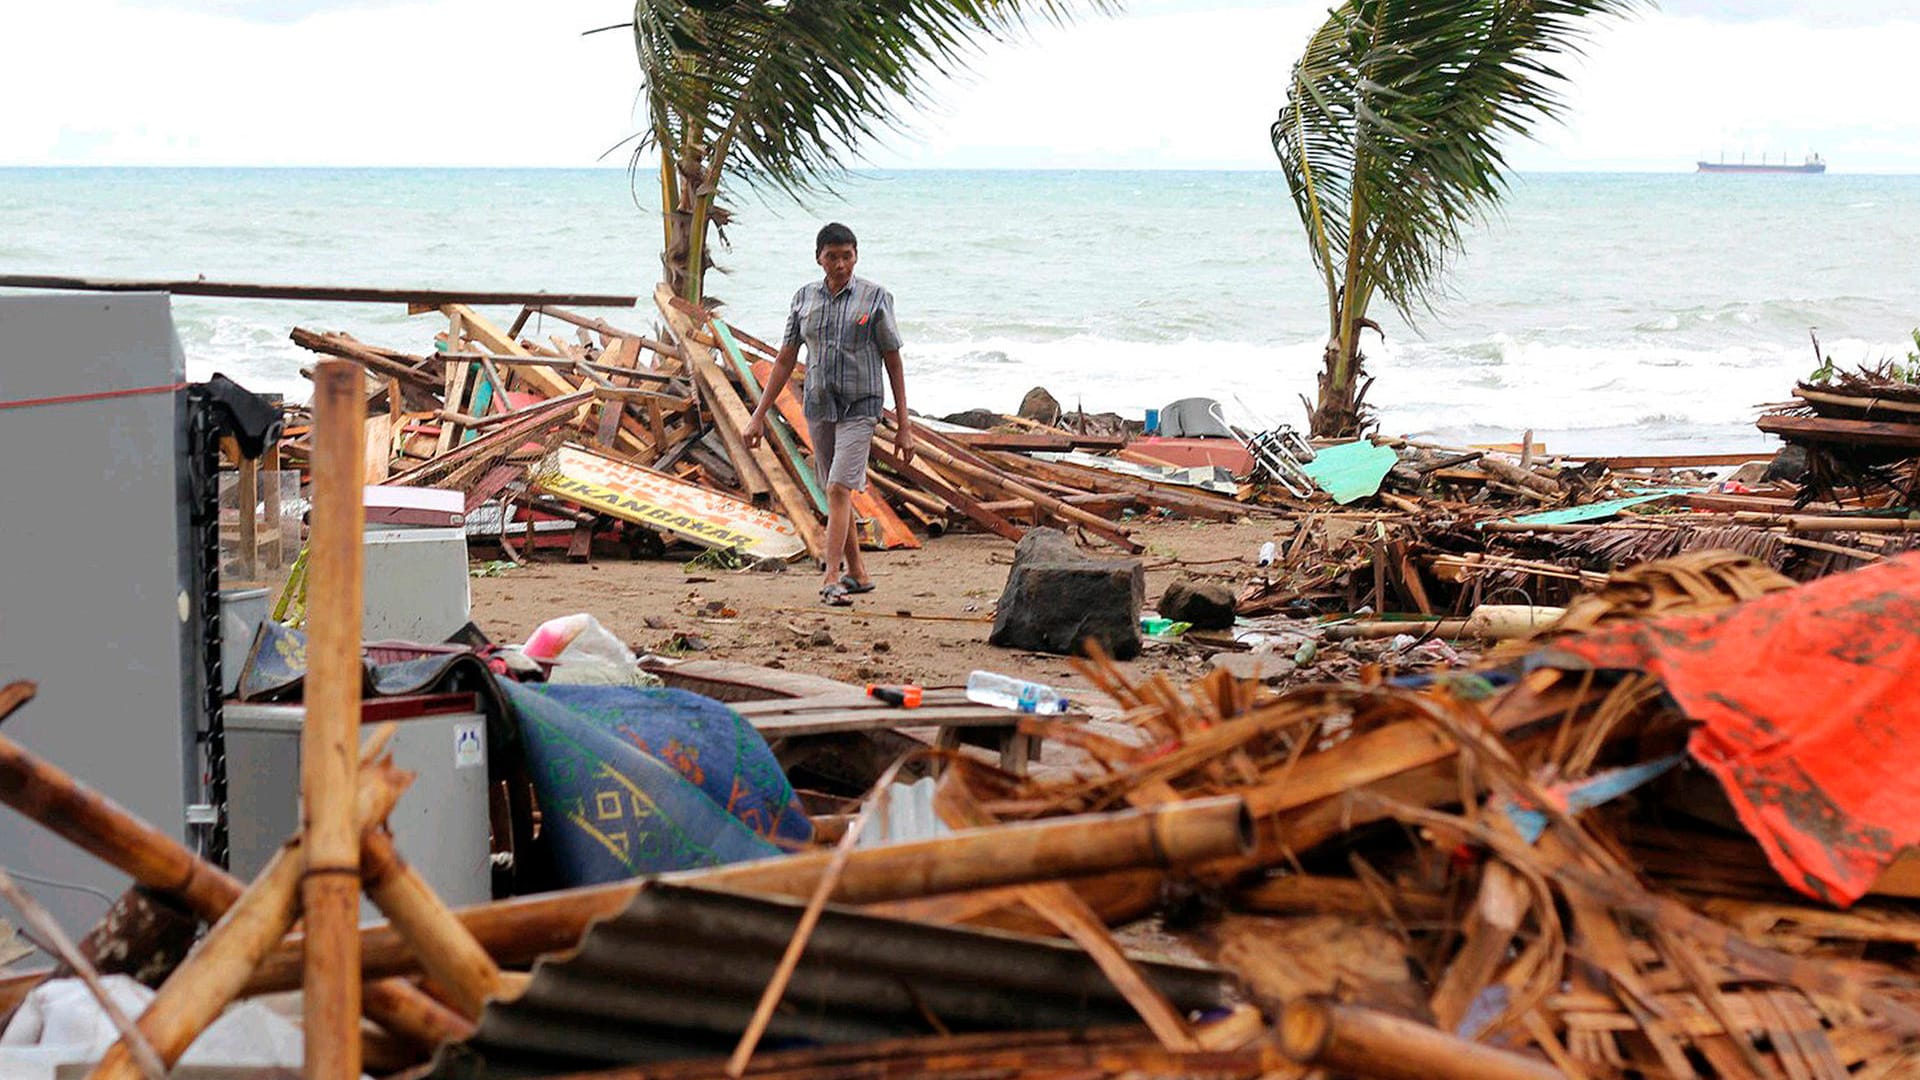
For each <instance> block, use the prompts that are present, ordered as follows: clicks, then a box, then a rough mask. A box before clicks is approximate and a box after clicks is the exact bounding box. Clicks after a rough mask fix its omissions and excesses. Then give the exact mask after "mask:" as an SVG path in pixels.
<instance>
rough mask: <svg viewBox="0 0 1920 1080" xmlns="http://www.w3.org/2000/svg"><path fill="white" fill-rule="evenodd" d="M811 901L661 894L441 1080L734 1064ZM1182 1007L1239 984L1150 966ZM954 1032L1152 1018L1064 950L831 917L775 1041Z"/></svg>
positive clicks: (1016, 939)
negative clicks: (730, 1058)
mask: <svg viewBox="0 0 1920 1080" xmlns="http://www.w3.org/2000/svg"><path fill="white" fill-rule="evenodd" d="M803 907H804V905H802V904H801V903H799V902H797V901H791V900H784V899H771V898H761V897H753V896H745V895H741V894H738V893H729V892H721V891H718V890H713V889H704V888H697V887H689V886H674V885H663V884H658V883H655V884H650V885H648V886H647V887H646V888H644V889H642V890H641V891H640V893H639V895H638V896H636V897H635V898H634V901H633V903H632V904H631V905H630V906H629V907H628V908H627V909H626V911H625V912H623V913H622V914H620V915H619V916H617V917H615V918H612V919H609V920H607V921H605V922H602V923H599V924H598V925H596V926H594V928H593V929H591V930H589V931H588V932H587V934H586V936H585V937H584V938H583V939H582V940H581V942H580V946H579V948H577V949H576V950H574V952H573V953H571V954H569V955H566V956H558V957H551V958H548V959H546V960H543V961H541V962H540V964H539V965H538V966H536V968H535V969H534V974H533V979H532V981H531V983H530V985H529V986H528V987H527V990H526V992H525V993H524V994H523V995H521V997H520V998H519V999H518V1000H515V1001H512V1002H508V1003H504V1004H503V1003H498V1002H496V1003H494V1004H491V1005H489V1006H487V1009H486V1012H485V1013H484V1014H483V1015H482V1016H481V1019H480V1025H479V1031H478V1032H477V1033H476V1034H475V1036H474V1037H473V1038H472V1039H470V1040H468V1041H467V1042H464V1043H459V1044H453V1045H449V1046H446V1047H442V1048H441V1051H440V1053H439V1055H438V1056H437V1057H436V1059H435V1063H434V1069H433V1072H432V1075H433V1076H435V1077H443V1078H455V1080H481V1078H485V1080H502V1078H515V1077H536V1076H554V1075H563V1074H566V1073H570V1072H582V1071H588V1070H592V1069H598V1068H608V1067H613V1066H618V1065H632V1064H642V1063H645V1062H652V1061H666V1060H673V1059H680V1058H698V1057H719V1056H724V1055H726V1054H727V1053H729V1052H731V1051H732V1049H733V1045H734V1043H735V1042H736V1041H737V1040H738V1039H739V1036H740V1032H741V1031H742V1030H744V1029H745V1027H746V1024H747V1021H748V1018H749V1017H750V1016H751V1015H752V1013H753V1010H754V1006H755V1005H756V1004H757V1003H758V1000H759V997H760V994H761V992H762V990H764V989H765V987H766V985H767V983H768V981H769V980H770V979H771V978H772V975H773V971H774V967H775V965H776V964H777V963H778V961H779V959H780V955H781V953H782V952H783V951H784V950H785V949H786V946H787V943H788V941H789V940H790V939H791V938H792V936H793V931H794V926H795V925H796V924H797V923H798V921H799V918H800V912H801V910H802V908H803ZM1141 966H1142V970H1143V971H1144V973H1145V974H1146V976H1147V978H1148V979H1149V980H1150V981H1151V982H1152V983H1153V984H1154V985H1155V986H1158V987H1159V988H1160V990H1161V991H1162V992H1163V993H1165V994H1166V995H1167V997H1168V998H1169V999H1170V1000H1171V1001H1172V1002H1173V1003H1174V1005H1175V1006H1176V1007H1178V1008H1181V1009H1184V1010H1201V1009H1208V1008H1214V1007H1218V1006H1220V1005H1222V1004H1224V1002H1225V1000H1226V997H1227V994H1228V992H1229V983H1228V978H1227V976H1226V975H1225V974H1224V973H1223V972H1221V971H1220V970H1218V969H1216V968H1212V967H1208V966H1206V965H1202V964H1192V963H1184V962H1175V961H1165V960H1156V961H1152V962H1145V963H1143V964H1142V965H1141ZM929 1017H934V1018H938V1020H939V1023H940V1024H941V1025H943V1026H944V1027H946V1028H947V1029H948V1030H950V1031H953V1032H966V1031H998V1030H1004V1031H1018V1030H1042V1029H1059V1028H1083V1027H1092V1026H1106V1025H1114V1024H1129V1023H1135V1022H1137V1017H1136V1016H1135V1014H1134V1012H1133V1010H1132V1009H1131V1008H1130V1007H1129V1006H1128V1005H1127V1003H1126V1001H1125V1000H1124V999H1123V998H1122V997H1121V996H1120V994H1119V992H1118V991H1116V990H1114V989H1113V987H1112V985H1111V984H1110V983H1109V982H1108V981H1107V979H1106V977H1105V976H1104V975H1102V974H1101V972H1100V970H1099V968H1098V967H1096V966H1095V965H1094V963H1093V961H1092V960H1091V959H1089V958H1088V956H1087V955H1086V954H1085V953H1084V952H1082V951H1080V950H1079V949H1078V948H1075V947H1074V946H1072V945H1068V944H1065V943H1062V942H1056V941H1052V940H1047V939H1042V938H1032V937H1025V936H1021V935H1015V934H1006V933H1000V932H995V931H985V930H973V929H964V928H957V927H946V926H936V925H932V924H926V923H916V922H908V921H903V920H897V919H884V918H879V917H876V916H872V915H865V914H861V913H860V912H858V911H856V910H853V909H848V908H838V907H832V906H830V907H828V908H827V909H826V913H825V916H824V917H823V918H822V919H821V920H820V924H819V926H818V927H817V928H816V929H815V931H814V934H813V937H812V938H811V939H810V940H809V942H808V945H807V950H806V953H805V955H804V957H803V958H802V959H801V961H800V966H799V969H798V970H797V971H796V972H795V973H794V977H793V981H792V983H791V984H790V985H789V987H788V989H787V993H786V996H785V998H784V999H783V1000H782V1002H781V1007H780V1009H779V1010H778V1011H777V1012H776V1013H775V1014H774V1018H773V1023H772V1025H771V1026H770V1027H769V1028H768V1031H767V1036H766V1038H765V1039H764V1040H763V1042H762V1045H763V1046H765V1047H766V1048H767V1049H769V1050H773V1049H780V1048H790V1047H795V1046H805V1045H811V1044H833V1043H853V1042H866V1041H871V1040H876V1039H891V1038H901V1037H906V1036H915V1035H927V1034H931V1033H933V1032H935V1031H936V1028H935V1027H934V1025H933V1024H932V1023H930V1022H929Z"/></svg>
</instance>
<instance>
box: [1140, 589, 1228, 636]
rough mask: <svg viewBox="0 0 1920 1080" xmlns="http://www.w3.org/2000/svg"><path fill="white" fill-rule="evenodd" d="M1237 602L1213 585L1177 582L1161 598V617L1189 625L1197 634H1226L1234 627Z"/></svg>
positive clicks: (1224, 590) (1226, 592) (1226, 590)
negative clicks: (1205, 632) (1209, 632)
mask: <svg viewBox="0 0 1920 1080" xmlns="http://www.w3.org/2000/svg"><path fill="white" fill-rule="evenodd" d="M1237 607H1238V602H1237V601H1236V600H1235V599H1234V595H1233V590H1232V589H1229V588H1227V587H1226V586H1225V585H1221V584H1218V583H1216V582H1212V581H1195V580H1194V579H1192V578H1184V577H1183V578H1180V579H1179V580H1177V581H1175V582H1174V583H1173V584H1171V585H1169V586H1167V591H1166V592H1164V593H1162V594H1160V604H1159V611H1160V616H1161V617H1162V618H1166V619H1172V620H1173V621H1174V622H1184V623H1192V624H1193V628H1194V629H1196V630H1225V629H1227V628H1228V627H1230V626H1232V625H1233V615H1234V611H1235V610H1236V608H1237Z"/></svg>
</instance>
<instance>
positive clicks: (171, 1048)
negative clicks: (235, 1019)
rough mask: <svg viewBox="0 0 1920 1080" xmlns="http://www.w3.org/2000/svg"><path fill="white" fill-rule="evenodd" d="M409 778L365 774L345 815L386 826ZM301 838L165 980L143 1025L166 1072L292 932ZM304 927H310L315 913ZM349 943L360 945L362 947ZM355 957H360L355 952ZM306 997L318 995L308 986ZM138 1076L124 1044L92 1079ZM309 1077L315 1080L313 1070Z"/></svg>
mask: <svg viewBox="0 0 1920 1080" xmlns="http://www.w3.org/2000/svg"><path fill="white" fill-rule="evenodd" d="M412 779H413V777H412V774H410V773H405V772H402V771H400V770H399V769H396V768H394V767H393V764H392V762H391V761H383V762H379V763H376V764H375V765H373V766H371V767H369V768H366V769H363V770H361V772H360V779H359V783H358V785H357V790H355V791H353V792H352V793H351V794H350V801H349V803H348V807H347V810H348V813H349V814H350V815H352V818H353V820H356V821H359V822H366V823H371V822H374V821H381V820H384V819H385V818H386V816H387V815H388V814H390V813H392V812H393V806H394V804H395V803H397V802H399V801H400V794H401V792H403V791H405V790H406V787H407V784H409V783H411V782H412ZM303 840H304V838H303V837H295V838H293V839H291V840H288V841H287V843H286V844H285V846H283V847H282V848H281V849H280V851H279V853H277V854H276V855H274V857H273V858H272V860H270V861H269V862H268V863H267V865H266V867H265V868H264V869H262V870H261V871H260V876H259V877H257V878H255V879H254V880H253V884H251V885H249V886H247V890H246V892H245V893H243V894H241V896H240V899H239V901H238V902H236V903H235V904H234V905H233V907H232V908H231V909H229V910H228V912H227V914H226V915H225V916H223V917H222V918H221V919H220V921H219V922H218V923H216V924H214V927H213V929H212V930H211V931H210V932H209V933H208V934H207V936H206V938H205V940H203V941H201V942H200V945H199V947H197V948H195V949H194V950H193V952H192V953H191V954H189V955H188V957H187V959H186V961H185V962H184V963H182V964H181V965H180V966H179V967H178V968H176V969H175V970H174V972H173V974H172V975H170V976H168V978H167V981H166V983H165V984H163V985H162V986H161V987H160V992H159V994H157V995H155V997H154V999H153V1001H152V1003H150V1004H149V1005H148V1006H147V1010H146V1012H144V1013H142V1014H141V1016H140V1021H139V1025H138V1026H139V1028H140V1032H141V1034H143V1035H145V1036H146V1038H147V1041H148V1042H149V1043H151V1044H152V1045H153V1049H154V1051H155V1052H156V1053H158V1054H159V1055H160V1058H161V1060H162V1061H164V1062H165V1063H166V1064H167V1066H168V1067H171V1066H173V1065H174V1064H175V1063H177V1062H178V1061H179V1060H180V1055H182V1054H184V1053H186V1051H187V1047H189V1046H191V1045H192V1044H193V1040H195V1039H197V1038H199V1037H200V1033H201V1032H202V1031H205V1030H206V1028H207V1025H208V1024H211V1023H212V1022H213V1021H214V1019H215V1018H217V1017H218V1016H219V1015H220V1012H221V1010H223V1009H225V1008H226V1007H227V1004H228V1003H229V1002H231V1001H233V999H234V998H235V997H236V996H237V995H238V994H239V993H240V992H241V988H242V987H244V986H245V985H246V983H247V979H248V977H249V976H250V975H251V974H252V973H253V971H254V969H255V968H256V967H258V966H259V964H260V961H261V959H262V958H264V957H265V956H266V955H267V954H268V953H269V952H271V951H272V949H273V947H274V946H275V945H276V944H277V943H278V942H279V941H280V938H281V936H282V935H284V934H285V933H286V932H287V930H288V929H289V928H290V927H292V925H293V920H294V916H295V914H296V913H297V912H298V910H299V907H300V887H301V883H302V881H303V879H305V878H306V876H307V869H308V867H307V862H308V854H309V853H308V852H307V851H305V850H304V845H303ZM355 914H356V915H357V914H358V912H357V910H356V912H355ZM307 924H308V926H309V928H311V927H312V924H313V920H312V917H311V912H309V917H308V920H307ZM351 944H352V945H358V942H357V941H354V942H352V943H351ZM353 951H354V952H355V955H356V957H357V955H358V950H357V949H355V950H353ZM356 989H357V988H356ZM307 993H308V994H309V995H311V994H312V993H313V991H312V988H311V987H309V988H308V990H307ZM354 1005H355V1008H354V1011H353V1012H352V1013H351V1014H350V1015H349V1016H348V1019H349V1020H351V1021H352V1022H353V1035H352V1041H353V1044H354V1049H355V1052H356V1053H355V1056H356V1057H357V1056H358V1048H359V1042H360V1040H359V1035H360V1010H359V1007H358V1006H359V1002H358V995H357V994H356V995H355V1002H354ZM326 1037H327V1036H323V1035H321V1034H320V1033H318V1032H316V1031H315V1030H314V1029H313V1028H312V1027H308V1029H307V1040H306V1041H307V1043H308V1044H309V1045H311V1044H312V1043H313V1042H315V1041H316V1040H319V1039H322V1038H326ZM356 1068H357V1066H356ZM139 1075H140V1073H139V1070H138V1068H137V1067H136V1066H135V1065H134V1063H133V1057H132V1055H131V1054H130V1053H129V1052H128V1048H127V1044H126V1041H125V1040H121V1041H119V1042H116V1043H114V1044H113V1046H112V1047H110V1048H109V1049H108V1051H107V1053H106V1055H105V1056H104V1057H102V1058H101V1059H100V1064H99V1065H98V1066H96V1067H95V1068H94V1070H93V1072H92V1073H91V1074H90V1078H89V1080H136V1078H137V1077H139ZM307 1075H308V1076H310V1077H311V1076H314V1075H315V1074H314V1073H313V1072H312V1071H311V1069H309V1071H308V1073H307ZM358 1076H359V1073H358V1072H356V1073H354V1074H353V1077H352V1078H350V1080H357V1078H358Z"/></svg>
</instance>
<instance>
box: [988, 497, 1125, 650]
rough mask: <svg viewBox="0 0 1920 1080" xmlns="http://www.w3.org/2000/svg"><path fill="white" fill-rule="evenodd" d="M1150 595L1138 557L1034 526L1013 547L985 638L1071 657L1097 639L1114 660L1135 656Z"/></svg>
mask: <svg viewBox="0 0 1920 1080" xmlns="http://www.w3.org/2000/svg"><path fill="white" fill-rule="evenodd" d="M1146 595H1147V574H1146V570H1145V569H1144V568H1143V567H1142V566H1141V564H1140V560H1139V559H1103V558H1096V557H1094V556H1091V555H1088V554H1086V553H1084V552H1082V551H1081V550H1080V549H1079V548H1076V547H1074V546H1073V541H1071V540H1068V539H1067V536H1066V534H1065V533H1063V532H1061V531H1059V530H1058V529H1031V530H1029V531H1028V532H1027V535H1026V537H1025V538H1024V539H1022V540H1021V541H1020V545H1019V547H1017V548H1015V549H1014V553H1013V569H1011V570H1010V571H1008V572H1007V587H1006V589H1005V590H1004V591H1003V592H1001V594H1000V604H999V607H998V609H997V610H996V611H995V613H994V617H993V633H992V635H991V636H989V637H988V638H987V640H988V641H989V642H990V643H992V644H994V645H998V646H1001V647H1002V648H1007V649H1033V650H1035V651H1037V652H1046V653H1055V654H1058V655H1067V654H1071V653H1080V652H1082V651H1083V644H1082V643H1083V642H1085V641H1086V640H1087V639H1088V638H1092V639H1093V640H1094V641H1096V642H1098V643H1099V645H1100V647H1101V648H1102V649H1105V650H1106V651H1107V653H1108V654H1109V655H1111V656H1113V657H1114V658H1116V659H1119V660H1130V659H1132V658H1133V657H1135V656H1138V655H1139V654H1140V605H1141V604H1142V603H1143V602H1144V601H1145V599H1146Z"/></svg>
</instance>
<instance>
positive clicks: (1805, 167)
mask: <svg viewBox="0 0 1920 1080" xmlns="http://www.w3.org/2000/svg"><path fill="white" fill-rule="evenodd" d="M1699 165H1700V171H1701V172H1704V173H1801V174H1816V175H1817V174H1819V173H1823V172H1826V171H1827V163H1826V161H1825V160H1823V159H1822V158H1821V157H1820V155H1819V154H1808V155H1807V160H1805V161H1803V162H1801V163H1800V164H1798V165H1791V164H1788V163H1787V161H1786V160H1785V159H1784V158H1782V159H1781V160H1780V161H1778V162H1769V161H1767V160H1766V158H1764V157H1763V158H1761V159H1760V164H1758V165H1749V164H1747V163H1746V162H1744V161H1743V162H1740V163H1739V164H1737V165H1736V164H1731V163H1729V162H1725V161H1702V162H1700V163H1699Z"/></svg>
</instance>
